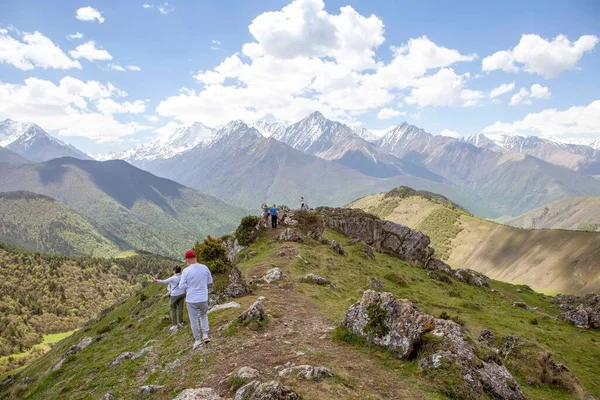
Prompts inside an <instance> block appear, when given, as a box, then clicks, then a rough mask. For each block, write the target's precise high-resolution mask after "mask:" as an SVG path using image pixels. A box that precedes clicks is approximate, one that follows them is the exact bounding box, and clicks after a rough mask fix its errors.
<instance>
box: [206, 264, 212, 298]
mask: <svg viewBox="0 0 600 400" xmlns="http://www.w3.org/2000/svg"><path fill="white" fill-rule="evenodd" d="M206 273H207V274H208V277H207V279H206V283H207V286H208V292H209V293H210V292H212V289H213V278H212V274H211V273H210V269H208V267H207V268H206Z"/></svg>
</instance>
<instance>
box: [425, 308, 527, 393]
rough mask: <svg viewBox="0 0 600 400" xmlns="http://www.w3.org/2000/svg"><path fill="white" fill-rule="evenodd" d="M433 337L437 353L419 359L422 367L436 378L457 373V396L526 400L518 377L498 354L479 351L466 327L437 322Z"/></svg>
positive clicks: (433, 351) (450, 322)
mask: <svg viewBox="0 0 600 400" xmlns="http://www.w3.org/2000/svg"><path fill="white" fill-rule="evenodd" d="M431 334H432V335H433V336H434V337H437V339H436V341H435V343H436V344H435V345H434V348H433V350H432V351H431V352H428V353H425V354H422V355H420V356H419V366H420V367H421V368H422V370H423V371H424V373H425V374H426V375H432V376H435V375H436V374H435V373H433V372H434V371H436V370H445V371H446V373H448V374H452V373H453V374H455V375H456V376H457V379H460V382H461V383H460V384H459V385H455V386H454V387H451V388H448V389H449V390H452V391H454V392H455V394H456V395H457V396H460V393H465V392H474V393H475V394H476V395H477V397H481V396H483V394H484V393H486V394H488V395H489V396H491V397H493V398H496V399H507V400H523V399H525V396H524V395H523V393H522V392H521V389H520V388H519V385H518V383H517V381H516V380H515V378H514V377H513V376H512V375H511V373H510V372H508V370H507V369H506V367H504V366H503V365H502V363H501V362H500V361H499V360H497V359H495V358H494V356H493V354H495V353H493V352H492V351H491V350H490V352H489V353H484V352H481V351H478V350H479V349H478V347H476V345H475V344H473V343H472V341H470V340H467V339H468V331H467V329H466V328H464V327H462V326H461V325H459V324H457V323H456V322H454V321H449V320H445V319H436V320H435V329H434V330H433V331H432V332H431ZM479 355H481V356H482V357H483V358H480V357H479Z"/></svg>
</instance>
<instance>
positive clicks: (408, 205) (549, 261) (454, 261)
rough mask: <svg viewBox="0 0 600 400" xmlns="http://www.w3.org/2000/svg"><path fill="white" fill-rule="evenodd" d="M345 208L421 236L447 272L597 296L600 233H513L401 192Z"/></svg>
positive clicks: (434, 199) (422, 195)
mask: <svg viewBox="0 0 600 400" xmlns="http://www.w3.org/2000/svg"><path fill="white" fill-rule="evenodd" d="M349 207H352V208H360V209H363V210H365V211H367V212H370V213H373V214H375V215H377V216H379V217H380V218H383V219H388V220H390V221H394V222H397V223H400V224H403V225H407V226H410V227H412V228H416V229H418V230H420V231H423V232H424V233H426V234H427V235H428V236H429V237H430V238H431V243H432V244H431V246H432V247H433V248H434V249H435V250H436V254H437V255H438V257H440V258H441V259H443V260H445V261H446V262H447V263H448V264H450V265H451V266H452V267H455V268H471V269H474V270H476V271H479V272H482V273H484V274H486V275H488V276H490V277H492V278H494V279H499V280H503V281H506V282H510V283H515V284H527V285H529V286H531V287H533V288H535V289H536V290H540V291H544V292H547V293H554V294H556V293H570V294H583V293H597V292H600V264H598V260H599V259H600V233H593V232H575V231H567V230H525V229H517V228H513V227H509V226H505V225H501V224H497V223H494V222H491V221H488V220H484V219H481V218H478V217H476V216H473V215H471V214H469V213H467V212H466V211H464V210H462V209H461V208H460V207H459V206H457V205H455V204H453V203H450V202H449V201H448V200H446V199H440V196H439V195H431V194H428V193H426V192H414V191H411V190H409V189H407V188H405V189H401V190H396V191H392V192H389V193H387V194H384V193H381V194H375V195H371V196H366V197H363V198H361V199H358V200H356V201H354V202H352V203H351V204H350V205H349Z"/></svg>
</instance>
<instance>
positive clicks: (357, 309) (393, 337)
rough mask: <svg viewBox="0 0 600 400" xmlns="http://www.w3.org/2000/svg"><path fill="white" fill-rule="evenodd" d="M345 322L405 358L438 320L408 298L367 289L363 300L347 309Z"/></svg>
mask: <svg viewBox="0 0 600 400" xmlns="http://www.w3.org/2000/svg"><path fill="white" fill-rule="evenodd" d="M342 326H343V327H345V328H346V329H348V330H349V331H350V332H352V333H354V334H356V335H359V336H362V337H364V338H365V339H366V340H367V341H369V342H371V343H374V344H377V345H380V346H383V347H385V348H387V349H388V350H390V351H391V352H393V353H394V354H395V355H396V356H397V357H398V358H404V357H408V356H409V355H410V354H411V352H412V351H413V348H414V346H415V345H416V344H417V343H419V342H420V341H421V337H422V336H423V334H424V333H426V332H429V331H431V330H432V329H433V328H434V326H435V322H434V318H433V317H432V316H431V315H428V314H425V313H423V312H421V311H419V310H418V309H417V308H416V307H415V306H414V305H413V304H412V303H411V302H410V301H408V300H401V299H397V298H395V297H394V296H393V295H392V294H391V293H386V292H383V293H382V292H375V291H373V290H367V291H365V292H364V294H363V296H362V298H361V299H360V301H359V302H357V303H356V304H354V305H352V306H351V307H350V308H349V309H348V311H346V314H345V315H344V319H343V320H342Z"/></svg>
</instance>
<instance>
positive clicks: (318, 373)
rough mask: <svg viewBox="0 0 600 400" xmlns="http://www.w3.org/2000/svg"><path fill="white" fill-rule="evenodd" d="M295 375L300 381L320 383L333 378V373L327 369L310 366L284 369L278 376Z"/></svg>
mask: <svg viewBox="0 0 600 400" xmlns="http://www.w3.org/2000/svg"><path fill="white" fill-rule="evenodd" d="M286 375H295V376H296V377H298V378H300V379H305V380H307V381H315V382H320V381H322V380H323V379H325V378H330V377H332V376H333V372H331V370H330V369H329V368H327V367H317V366H312V365H296V366H293V367H289V368H285V369H283V370H281V371H280V372H279V376H286Z"/></svg>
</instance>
